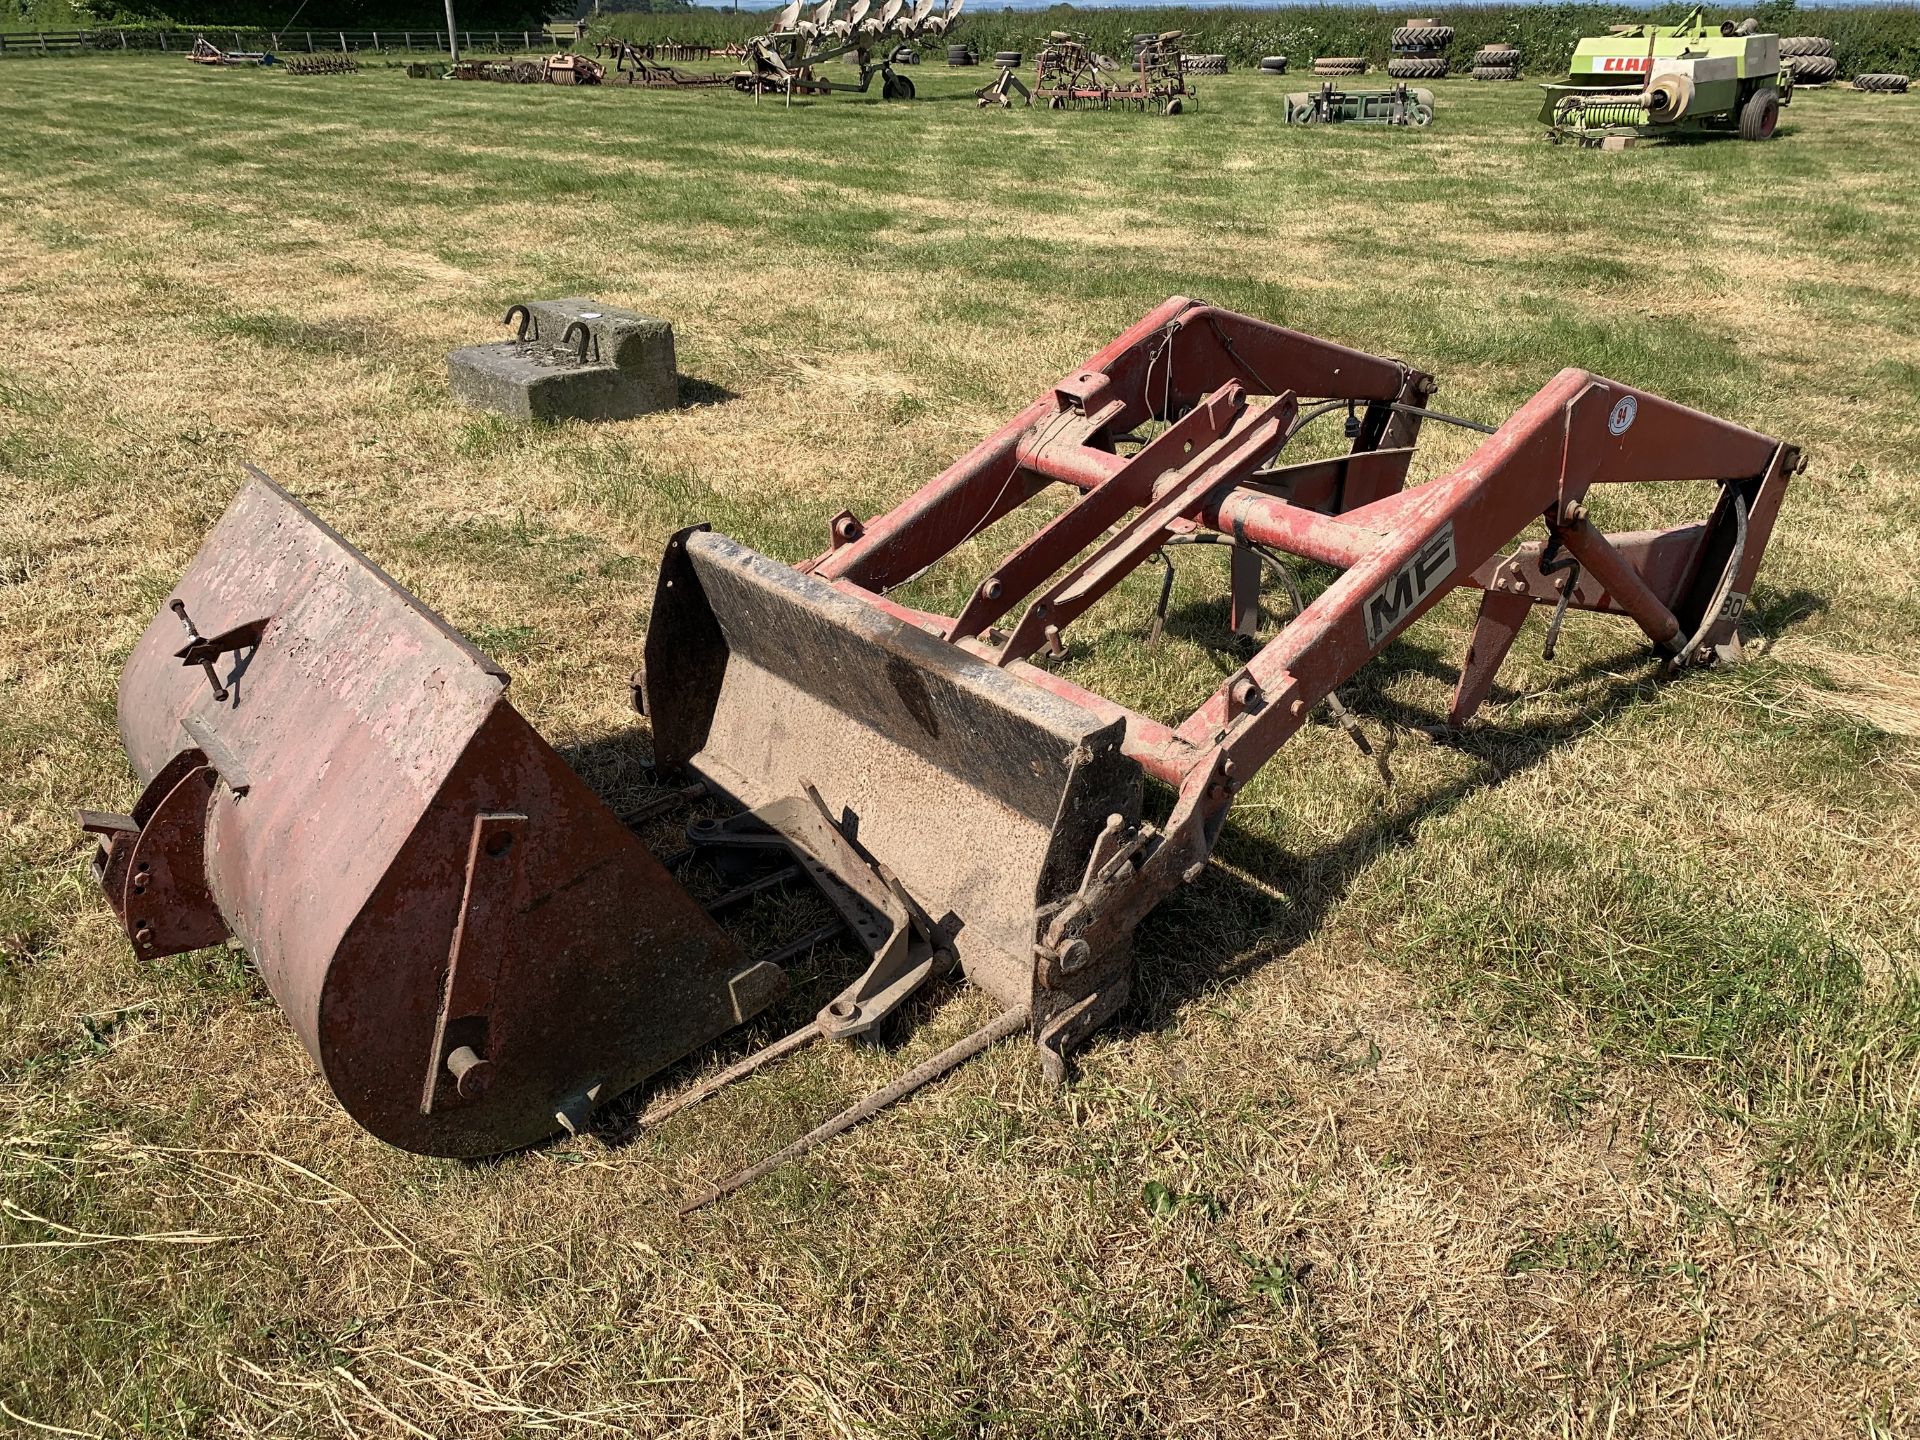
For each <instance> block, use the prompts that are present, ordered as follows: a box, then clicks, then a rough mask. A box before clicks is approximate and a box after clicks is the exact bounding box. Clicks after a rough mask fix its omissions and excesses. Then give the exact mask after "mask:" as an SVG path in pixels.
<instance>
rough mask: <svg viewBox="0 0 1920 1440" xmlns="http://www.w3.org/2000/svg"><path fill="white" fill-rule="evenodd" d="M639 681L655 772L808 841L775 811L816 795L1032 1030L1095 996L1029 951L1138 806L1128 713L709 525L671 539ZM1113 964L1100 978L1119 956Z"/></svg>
mask: <svg viewBox="0 0 1920 1440" xmlns="http://www.w3.org/2000/svg"><path fill="white" fill-rule="evenodd" d="M644 690H645V699H646V710H647V715H648V718H649V719H650V720H651V721H652V725H653V738H654V758H655V762H656V764H658V765H659V767H660V768H661V770H662V771H663V772H665V771H668V770H670V769H671V768H673V767H676V766H685V767H686V768H687V769H688V770H690V771H691V772H692V773H693V774H695V775H697V776H698V777H700V779H702V780H703V781H705V782H706V783H707V784H708V785H709V786H710V787H712V788H714V789H716V790H719V791H721V792H722V793H724V794H726V795H728V796H729V797H731V798H732V799H734V800H736V801H737V802H738V803H740V804H741V805H743V806H747V807H749V808H754V809H756V810H758V812H759V813H761V814H763V815H765V816H766V817H767V818H768V820H769V822H770V823H771V824H773V825H774V826H776V827H777V828H781V829H783V830H784V831H786V832H787V833H788V838H789V840H791V841H793V842H794V843H796V844H799V845H802V846H804V845H805V843H806V842H805V838H804V837H803V836H801V835H799V834H798V833H796V832H795V830H794V827H793V826H792V825H791V824H790V823H789V821H788V820H787V819H785V818H783V815H784V816H793V815H801V816H804V815H805V814H806V813H807V811H806V810H805V809H804V808H801V809H793V808H788V807H783V806H781V804H780V802H782V801H783V800H785V799H787V798H788V797H791V796H796V795H802V794H817V795H818V796H819V798H820V800H821V801H822V802H824V807H825V809H826V811H827V812H829V814H830V816H831V818H832V820H833V821H834V822H835V823H836V824H837V826H838V828H839V830H840V831H841V832H842V833H843V834H845V835H846V836H848V837H849V838H850V839H852V840H854V841H855V842H856V843H857V844H858V846H859V847H860V848H861V850H863V851H864V852H866V854H867V855H868V856H869V857H873V858H872V863H874V865H875V868H876V869H878V870H880V871H881V872H882V873H883V874H885V875H887V876H889V877H890V878H892V879H896V880H897V881H898V882H899V884H900V885H901V886H902V887H903V888H904V890H905V892H906V893H907V894H908V895H909V896H911V897H912V898H913V899H914V900H915V901H916V902H917V903H918V905H919V906H920V907H922V908H923V909H924V910H925V912H926V914H927V915H928V917H929V918H930V919H931V921H932V926H933V929H934V930H935V931H936V932H937V937H938V941H939V942H940V943H943V944H944V945H946V946H947V947H949V948H950V949H951V950H952V952H953V953H954V954H956V955H957V956H958V958H959V960H960V962H961V964H962V966H963V967H964V968H965V971H966V974H967V977H968V978H969V979H970V980H972V981H973V982H974V983H975V984H977V985H979V986H980V987H981V988H982V989H983V990H985V991H987V992H988V993H989V994H990V995H992V996H993V997H994V998H995V999H996V1000H998V1001H999V1002H1000V1004H1001V1005H1003V1006H1005V1007H1006V1008H1007V1009H1008V1010H1010V1011H1013V1010H1019V1011H1024V1012H1029V1013H1031V1015H1032V1016H1033V1020H1034V1029H1035V1032H1036V1035H1044V1034H1045V1032H1046V1030H1047V1027H1048V1025H1049V1023H1050V1022H1051V1021H1052V1020H1053V1019H1054V1018H1055V1016H1057V1015H1058V1014H1060V1013H1062V1012H1064V1011H1066V1010H1068V1009H1071V1008H1072V1007H1073V1005H1074V1004H1075V1003H1076V1002H1077V1001H1078V1000H1079V999H1081V998H1082V997H1083V996H1084V994H1086V993H1088V992H1089V990H1090V988H1091V986H1090V984H1089V985H1081V984H1076V983H1074V981H1073V980H1071V979H1069V978H1066V977H1063V976H1060V975H1058V974H1057V973H1056V974H1054V975H1053V976H1052V979H1053V980H1054V983H1053V984H1052V985H1050V986H1048V987H1046V988H1045V990H1044V993H1043V992H1042V991H1041V990H1040V989H1039V988H1038V987H1037V986H1036V973H1037V970H1036V947H1037V946H1038V945H1039V944H1040V942H1041V935H1042V930H1043V928H1044V922H1045V918H1046V916H1047V914H1048V913H1050V912H1051V911H1055V910H1057V909H1058V907H1059V906H1061V905H1063V904H1065V903H1066V902H1067V901H1068V900H1069V899H1070V898H1071V897H1073V896H1074V895H1075V894H1076V892H1077V891H1079V890H1080V888H1081V887H1082V886H1083V884H1084V883H1085V881H1086V879H1087V875H1088V870H1089V856H1092V855H1096V854H1097V853H1098V852H1099V850H1100V841H1101V838H1102V837H1103V836H1104V835H1111V834H1118V833H1120V832H1121V830H1122V829H1131V828H1132V827H1134V825H1135V822H1137V821H1138V820H1139V817H1140V805H1141V789H1142V785H1141V769H1140V766H1139V765H1138V764H1137V763H1136V762H1135V761H1133V760H1132V759H1130V758H1128V757H1127V756H1125V755H1123V754H1122V753H1121V749H1120V744H1121V737H1122V734H1123V731H1124V729H1125V726H1124V724H1123V722H1121V721H1119V720H1106V719H1103V718H1101V717H1100V716H1098V715H1096V714H1095V713H1093V712H1092V711H1091V710H1089V709H1087V708H1085V707H1083V706H1081V705H1078V704H1075V703H1074V702H1072V701H1071V700H1068V699H1065V698H1063V697H1061V696H1058V695H1055V694H1053V693H1050V692H1049V691H1047V690H1044V689H1041V688H1040V687H1038V686H1036V685H1033V684H1030V683H1028V682H1026V681H1025V680H1022V679H1020V678H1018V677H1017V676H1015V675H1011V674H1009V673H1008V672H1007V671H1005V670H1002V669H999V668H997V667H995V666H993V665H990V664H988V663H986V662H985V661H983V660H980V659H978V658H976V657H975V656H973V655H970V654H967V653H966V652H964V651H961V650H958V649H956V648H954V647H953V646H950V645H947V644H944V643H943V642H942V641H940V640H938V639H936V638H935V637H933V636H931V635H929V634H927V633H925V632H924V631H923V630H921V629H919V628H917V627H915V626H914V625H912V624H910V623H907V622H906V621H904V620H902V619H900V618H898V617H896V616H894V615H891V614H888V613H886V612H884V611H882V610H879V609H877V608H876V607H874V606H873V605H870V604H867V603H865V602H864V601H862V600H861V599H859V598H856V597H855V596H852V595H849V594H847V593H845V592H843V591H841V590H839V589H837V588H835V587H834V586H832V585H829V584H827V583H826V582H824V581H822V580H819V579H816V578H815V577H814V576H812V575H809V574H805V573H803V572H801V571H798V570H795V569H793V568H791V567H789V566H786V565H782V564H780V563H778V562H776V561H773V560H769V559H767V558H766V557H765V556H763V555H760V554H757V553H756V552H754V551H753V550H751V549H749V548H748V547H746V546H744V545H741V544H740V543H738V542H737V541H734V540H730V539H728V538H727V537H726V536H723V535H717V534H714V533H711V532H709V531H707V530H705V529H695V530H689V531H685V532H682V533H681V534H679V535H677V536H675V537H674V539H673V541H672V542H671V543H670V544H669V546H668V548H667V553H666V556H665V559H664V560H663V562H662V565H661V574H660V580H659V585H658V589H657V590H656V592H655V597H654V609H653V618H652V622H651V624H650V625H649V627H648V631H647V644H646V667H645V683H644ZM1114 817H1118V819H1117V820H1116V819H1115V818H1114ZM1106 958H1107V960H1108V964H1107V965H1106V966H1105V967H1103V969H1102V973H1101V974H1100V975H1097V976H1096V975H1094V974H1092V973H1089V974H1088V975H1087V976H1086V977H1085V979H1086V980H1087V981H1088V982H1092V981H1094V980H1096V979H1098V980H1111V978H1112V974H1111V971H1112V970H1113V969H1114V968H1115V967H1123V966H1124V964H1125V961H1126V956H1125V955H1124V954H1120V955H1114V956H1110V957H1106ZM1123 994H1124V988H1123V987H1122V989H1120V990H1118V991H1116V990H1114V989H1112V987H1109V990H1108V994H1107V1000H1106V1004H1107V1008H1108V1009H1111V1008H1113V1007H1115V1006H1117V1005H1118V1004H1119V1003H1120V999H1121V998H1122V996H1123Z"/></svg>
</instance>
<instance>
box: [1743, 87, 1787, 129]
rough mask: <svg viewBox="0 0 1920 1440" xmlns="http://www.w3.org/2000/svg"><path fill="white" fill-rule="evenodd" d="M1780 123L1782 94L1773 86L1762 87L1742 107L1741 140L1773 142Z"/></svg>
mask: <svg viewBox="0 0 1920 1440" xmlns="http://www.w3.org/2000/svg"><path fill="white" fill-rule="evenodd" d="M1779 123H1780V92H1779V91H1778V90H1776V89H1774V88H1773V87H1772V86H1771V85H1766V86H1762V87H1761V88H1760V89H1758V90H1756V91H1754V92H1753V94H1751V95H1749V96H1748V97H1747V103H1746V104H1744V105H1742V106H1741V107H1740V138H1741V139H1742V140H1771V139H1772V138H1773V132H1774V128H1775V127H1776V126H1778V125H1779Z"/></svg>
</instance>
